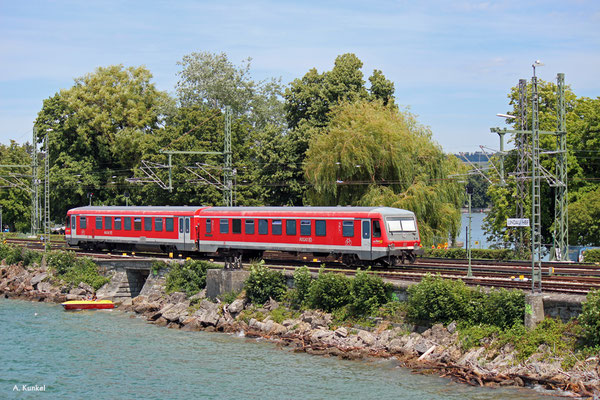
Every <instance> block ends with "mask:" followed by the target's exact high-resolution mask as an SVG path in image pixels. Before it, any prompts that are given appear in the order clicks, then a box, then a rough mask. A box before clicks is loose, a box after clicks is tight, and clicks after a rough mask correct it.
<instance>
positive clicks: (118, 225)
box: [115, 217, 121, 231]
mask: <svg viewBox="0 0 600 400" xmlns="http://www.w3.org/2000/svg"><path fill="white" fill-rule="evenodd" d="M115 230H116V231H120V230H121V217H115Z"/></svg>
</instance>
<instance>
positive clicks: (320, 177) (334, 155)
mask: <svg viewBox="0 0 600 400" xmlns="http://www.w3.org/2000/svg"><path fill="white" fill-rule="evenodd" d="M330 118H331V119H330V122H329V124H328V125H327V126H326V127H324V128H323V129H322V130H320V132H319V133H318V134H316V135H315V136H314V137H313V138H312V140H311V142H310V146H309V149H308V152H307V158H306V163H305V167H304V168H305V174H306V178H307V181H308V182H309V183H310V184H311V185H312V188H311V190H309V191H308V192H307V199H306V200H307V202H308V203H310V204H319V205H363V206H388V207H397V208H404V209H408V210H411V211H414V212H415V214H416V215H417V218H418V220H419V228H420V232H421V238H422V240H423V242H424V243H425V244H430V243H431V242H432V241H433V239H434V238H436V237H441V238H448V236H450V237H451V238H455V237H456V236H457V234H458V230H459V229H460V206H461V205H462V204H463V200H464V185H463V184H461V183H459V182H457V181H456V180H454V179H451V178H450V175H452V174H456V173H459V172H462V170H463V168H464V167H463V166H462V163H461V162H460V161H459V160H458V159H456V157H454V156H448V155H446V154H444V153H443V151H442V149H441V148H440V146H439V145H438V144H436V143H435V142H433V140H432V137H431V131H430V130H429V129H428V128H427V127H425V126H423V125H421V124H419V123H418V121H417V120H416V118H415V116H414V115H412V114H410V113H409V112H406V111H398V110H397V108H395V107H388V106H384V105H383V103H382V102H369V101H359V102H355V103H346V104H342V105H340V106H337V107H335V108H334V109H333V110H332V113H331V115H330Z"/></svg>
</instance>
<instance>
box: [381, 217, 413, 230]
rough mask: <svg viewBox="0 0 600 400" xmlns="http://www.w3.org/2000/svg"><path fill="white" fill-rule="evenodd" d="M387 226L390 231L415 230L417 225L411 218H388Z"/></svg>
mask: <svg viewBox="0 0 600 400" xmlns="http://www.w3.org/2000/svg"><path fill="white" fill-rule="evenodd" d="M387 228H388V231H389V232H390V233H392V234H393V233H396V232H416V230H417V226H416V225H415V220H414V219H413V218H388V219H387Z"/></svg>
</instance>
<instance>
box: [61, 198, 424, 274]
mask: <svg viewBox="0 0 600 400" xmlns="http://www.w3.org/2000/svg"><path fill="white" fill-rule="evenodd" d="M65 236H66V239H67V243H68V244H69V245H71V246H79V247H81V248H83V249H90V250H91V249H94V250H102V249H108V250H116V249H122V250H134V249H137V250H160V251H162V252H171V251H173V252H194V253H202V254H207V255H213V256H222V257H225V258H226V261H227V262H228V263H231V264H233V265H237V264H240V263H241V258H242V256H243V257H247V258H260V257H262V255H263V252H265V251H279V252H288V253H291V254H296V255H297V254H299V253H303V254H304V253H310V254H313V255H314V256H315V257H325V256H333V257H334V258H335V259H338V260H340V261H342V262H343V263H344V264H347V265H361V264H377V263H380V264H385V265H392V266H393V265H398V264H403V263H405V262H409V263H412V262H414V260H415V257H416V254H418V253H420V252H422V250H421V248H420V243H421V241H420V237H419V231H418V227H417V221H416V219H415V215H414V213H412V212H411V211H407V210H401V209H397V208H387V207H193V206H186V207H151V206H150V207H119V206H110V207H79V208H74V209H71V210H69V211H68V213H67V225H66V232H65Z"/></svg>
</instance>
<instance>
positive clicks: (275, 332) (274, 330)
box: [269, 322, 288, 335]
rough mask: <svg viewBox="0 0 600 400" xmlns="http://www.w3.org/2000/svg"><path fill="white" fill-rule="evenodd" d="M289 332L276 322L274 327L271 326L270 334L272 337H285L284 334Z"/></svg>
mask: <svg viewBox="0 0 600 400" xmlns="http://www.w3.org/2000/svg"><path fill="white" fill-rule="evenodd" d="M287 331H288V330H287V328H286V327H285V326H283V325H281V324H278V323H277V322H274V323H273V325H272V326H271V329H270V330H269V334H271V335H283V334H284V333H286V332H287Z"/></svg>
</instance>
